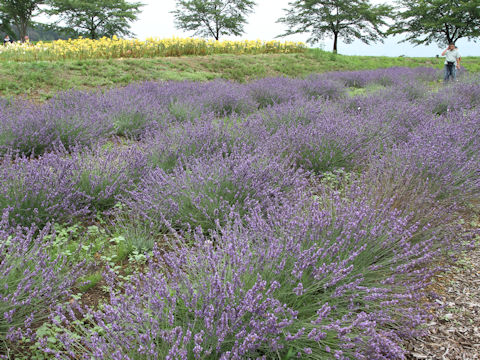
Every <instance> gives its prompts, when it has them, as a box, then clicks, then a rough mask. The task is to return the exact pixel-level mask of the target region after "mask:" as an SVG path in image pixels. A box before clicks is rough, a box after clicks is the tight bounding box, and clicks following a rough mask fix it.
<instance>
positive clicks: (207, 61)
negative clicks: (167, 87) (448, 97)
mask: <svg viewBox="0 0 480 360" xmlns="http://www.w3.org/2000/svg"><path fill="white" fill-rule="evenodd" d="M442 64H443V59H436V58H407V57H396V58H390V57H375V56H345V55H335V54H332V53H329V52H326V51H322V50H313V49H312V50H309V51H307V52H306V53H300V54H264V55H214V56H185V57H176V58H175V57H172V58H156V59H123V60H122V59H118V60H82V61H56V62H46V61H39V62H28V63H19V62H5V61H4V62H0V96H3V97H7V98H9V97H17V96H19V95H20V96H24V97H26V98H29V99H34V100H40V101H42V100H45V99H48V98H50V97H51V96H53V95H54V94H55V93H57V92H58V91H62V90H69V89H72V88H75V89H96V88H108V87H113V86H122V85H126V84H128V83H131V82H134V81H145V80H196V81H206V80H212V79H215V78H225V79H230V80H235V81H241V82H244V81H249V80H253V79H257V78H261V77H267V76H282V75H286V76H295V77H297V76H300V77H301V76H307V75H308V74H311V73H320V72H326V71H337V70H361V69H376V68H383V67H392V66H408V67H415V66H433V67H438V68H441V67H442ZM462 64H463V65H464V66H465V67H466V69H467V70H469V71H474V72H478V71H480V57H475V58H474V57H470V58H464V59H463V62H462Z"/></svg>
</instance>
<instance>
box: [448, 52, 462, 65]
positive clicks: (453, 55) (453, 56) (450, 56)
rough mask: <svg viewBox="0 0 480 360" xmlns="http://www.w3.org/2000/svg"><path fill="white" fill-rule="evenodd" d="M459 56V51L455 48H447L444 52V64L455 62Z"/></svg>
mask: <svg viewBox="0 0 480 360" xmlns="http://www.w3.org/2000/svg"><path fill="white" fill-rule="evenodd" d="M459 58H460V53H459V52H458V50H457V49H454V50H447V52H446V53H445V64H447V62H453V63H455V64H456V63H457V59H459Z"/></svg>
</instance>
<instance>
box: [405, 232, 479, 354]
mask: <svg viewBox="0 0 480 360" xmlns="http://www.w3.org/2000/svg"><path fill="white" fill-rule="evenodd" d="M477 230H478V229H477ZM428 290H430V291H431V296H430V298H429V300H430V302H432V303H433V304H434V305H436V306H434V307H433V308H432V312H433V313H432V315H433V319H432V321H431V322H430V323H428V324H427V326H426V336H424V337H422V338H418V339H415V340H414V341H410V342H409V343H408V344H407V349H408V350H409V352H408V356H407V359H412V360H413V359H428V360H437V359H438V360H480V241H477V244H476V246H475V247H474V248H473V249H470V250H467V251H465V252H464V253H463V254H462V255H461V256H460V257H459V258H458V260H457V261H456V262H455V263H452V264H451V266H449V267H448V270H446V271H445V272H443V273H439V274H437V275H436V276H435V278H434V282H433V285H432V286H431V288H430V289H428Z"/></svg>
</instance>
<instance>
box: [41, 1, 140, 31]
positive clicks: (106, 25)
mask: <svg viewBox="0 0 480 360" xmlns="http://www.w3.org/2000/svg"><path fill="white" fill-rule="evenodd" d="M48 5H49V6H50V8H49V9H47V10H46V13H47V14H49V15H55V16H58V17H59V21H58V22H62V21H63V22H64V23H65V25H66V27H67V28H70V29H72V30H73V31H75V32H76V33H77V34H78V35H83V36H86V37H90V38H92V39H98V38H100V37H102V36H107V37H111V36H113V35H119V36H130V35H132V33H131V32H130V23H131V22H132V21H134V20H136V19H137V15H138V14H139V12H140V7H141V6H143V4H141V3H129V2H127V1H126V0H95V1H92V0H48Z"/></svg>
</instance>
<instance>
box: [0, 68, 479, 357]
mask: <svg viewBox="0 0 480 360" xmlns="http://www.w3.org/2000/svg"><path fill="white" fill-rule="evenodd" d="M439 76H440V75H439V73H438V71H436V70H434V69H403V68H394V69H382V70H376V71H359V72H342V73H332V74H321V75H312V76H310V77H308V78H306V79H289V78H278V79H263V80H259V81H255V82H251V83H248V84H237V83H232V82H226V81H221V80H216V81H213V82H209V83H194V82H181V83H175V82H165V83H159V82H147V83H141V84H132V85H129V86H127V87H124V88H119V89H112V90H108V91H105V92H102V93H101V92H97V93H81V92H79V93H76V92H70V93H66V94H62V95H59V96H57V97H56V98H55V99H53V100H51V101H49V102H47V103H45V104H43V105H34V104H26V103H23V102H20V101H12V102H7V101H4V102H0V148H1V150H0V151H1V154H2V155H1V158H0V180H1V183H0V184H1V185H0V209H1V210H2V211H4V212H5V213H4V220H3V223H2V224H3V225H2V226H3V228H2V230H1V231H3V233H1V234H5V236H4V238H5V239H6V240H5V241H1V242H0V270H1V269H2V266H3V265H1V264H7V262H1V261H3V260H4V259H7V260H8V261H9V262H8V264H14V263H15V264H17V263H18V264H27V262H28V261H30V260H28V261H27V262H25V261H26V260H24V259H31V257H32V256H37V257H38V258H40V259H45V260H40V262H41V263H42V264H43V265H45V264H46V265H45V266H44V268H45V269H50V267H49V266H50V265H49V264H56V263H55V262H54V261H56V260H54V259H56V256H55V255H54V254H55V252H54V253H52V252H50V253H49V252H48V246H50V245H49V244H51V243H50V240H49V239H50V238H49V237H45V236H44V232H45V231H47V232H48V230H45V231H44V232H40V231H38V230H30V233H29V232H28V231H27V233H25V230H22V231H23V232H21V231H20V230H19V228H17V226H18V225H22V226H24V227H25V228H27V229H34V227H33V228H32V226H33V224H35V225H36V228H42V227H43V225H44V224H47V223H48V222H51V221H58V222H61V223H65V222H69V221H72V219H79V220H82V221H83V220H91V219H92V218H93V217H94V216H95V214H96V213H97V212H103V213H104V214H106V215H108V216H107V219H108V220H112V222H111V223H110V222H107V225H106V226H107V227H108V230H109V231H108V232H106V233H108V234H113V236H115V237H114V239H116V240H115V241H113V240H114V239H112V241H113V243H115V242H117V241H120V240H118V239H122V240H121V241H122V243H123V244H124V246H125V249H130V250H131V249H136V250H135V253H134V255H135V256H133V257H130V258H128V257H129V254H126V255H125V256H124V257H122V259H123V261H124V262H123V263H121V265H122V267H120V264H119V263H118V264H116V263H115V262H114V261H113V260H112V258H110V259H109V260H108V262H109V264H110V265H109V266H111V269H107V271H106V273H105V275H104V278H105V279H106V280H107V283H108V286H109V288H110V292H111V296H110V298H109V299H108V301H106V302H104V303H99V304H97V306H91V307H82V306H80V304H79V303H78V304H77V303H75V304H73V305H72V304H70V305H69V306H66V305H63V304H61V303H59V304H58V306H57V307H56V309H55V310H52V307H51V306H50V305H51V300H52V299H54V298H56V299H58V298H59V297H60V298H62V296H63V295H64V294H66V293H67V290H68V289H67V288H68V287H69V286H71V285H72V284H73V283H72V282H70V283H68V281H67V280H65V281H67V282H62V281H63V280H62V281H60V280H59V279H74V277H72V276H70V275H68V274H69V272H70V271H71V267H70V266H65V267H64V268H63V271H62V272H61V273H60V272H55V271H57V269H59V268H60V265H59V266H58V267H57V266H56V265H54V266H53V269H55V271H53V270H52V271H51V272H49V273H48V274H50V273H52V274H53V273H54V274H56V275H55V276H56V277H54V278H52V279H54V280H52V283H53V284H65V286H64V287H61V286H60V285H59V286H60V287H58V289H60V288H61V291H60V290H59V291H57V290H55V291H53V292H52V294H53V295H52V296H43V295H42V299H45V302H38V304H39V305H38V306H42V307H45V308H44V313H43V314H48V313H50V320H49V321H48V322H46V323H44V325H45V326H46V327H48V328H49V329H50V330H51V331H54V334H53V336H55V338H56V339H57V341H56V342H52V341H48V339H47V338H45V339H39V342H38V345H39V346H40V348H41V349H42V351H43V352H44V354H45V356H46V357H47V358H48V357H50V358H53V357H56V358H60V359H109V360H110V359H112V360H113V359H203V358H209V359H247V358H260V359H262V358H263V359H275V358H282V359H291V358H297V357H298V358H306V359H308V358H311V359H324V358H338V359H404V358H405V351H404V350H403V348H402V346H401V343H402V341H403V340H404V339H406V338H409V337H410V338H411V337H416V336H420V335H421V331H420V325H422V324H423V323H424V322H425V321H426V319H427V318H428V316H427V315H426V314H427V312H426V311H425V309H424V308H423V305H422V301H421V299H422V295H423V293H422V289H424V288H425V286H426V285H427V284H428V281H429V279H430V276H431V275H432V273H433V272H434V271H436V268H435V265H434V264H435V263H436V262H435V261H436V260H437V259H438V256H439V254H441V253H445V251H447V250H448V251H452V250H456V249H458V248H459V247H460V245H461V243H462V242H463V241H464V240H465V241H466V240H470V239H469V238H468V237H465V238H464V237H462V235H461V234H462V231H463V230H462V229H461V228H459V226H458V225H456V224H458V220H459V213H461V211H464V210H465V209H467V206H468V205H469V204H472V203H478V197H479V194H480V193H479V190H480V183H479V179H480V173H479V169H480V157H479V152H478V149H479V148H480V143H479V139H480V138H479V132H480V128H479V122H478V118H479V116H480V114H479V111H480V109H479V102H478V100H477V99H478V98H479V97H478V96H476V94H477V93H478V89H479V87H478V79H476V78H474V77H472V78H468V79H462V80H461V81H459V82H458V83H454V84H449V85H445V86H443V85H442V86H443V87H441V88H438V87H437V85H439V83H436V82H435V80H437V79H438V77H439ZM432 85H433V86H432ZM453 94H460V96H459V97H458V96H456V97H454V96H453ZM34 233H35V236H34ZM22 234H27V235H28V234H31V235H28V236H27V235H25V236H24V235H22ZM37 234H39V235H38V236H37ZM45 234H46V233H45ZM22 236H23V237H22ZM27 238H28V239H29V240H28V241H27V240H22V239H27ZM12 239H19V240H18V243H19V244H27V243H28V244H29V245H28V246H26V245H25V249H26V250H25V251H23V250H19V251H16V250H9V249H14V248H9V247H10V246H12V245H11V240H12ZM107 242H108V241H107ZM2 246H3V247H2ZM19 246H20V245H19ZM22 246H23V245H21V246H20V248H21V249H24V248H23V247H22ZM43 246H45V248H44V247H43ZM20 248H19V249H20ZM27 248H28V249H27ZM2 251H3V253H2ZM22 251H23V252H22ZM30 251H32V252H31V253H30ZM47 253H49V256H50V257H48V259H50V260H48V261H47V258H42V256H44V255H42V254H47ZM14 254H15V255H14ZM16 254H18V258H17V255H16ZM37 254H38V255H37ZM2 256H3V257H2ZM146 257H148V261H147V262H146V263H143V262H140V263H139V264H137V263H135V261H137V260H138V259H143V260H145V258H146ZM137 258H138V259H137ZM132 259H133V260H132ZM136 259H137V260H136ZM127 260H128V261H127ZM5 261H6V260H5ZM49 261H52V262H49ZM112 261H113V262H112ZM126 262H128V263H129V264H130V265H129V266H128V267H123V266H124V265H125V263H126ZM132 263H133V264H137V265H135V266H134V265H131V264H132ZM8 264H7V265H5V266H6V267H5V268H4V269H13V267H12V266H11V265H8ZM29 264H30V263H29ZM43 265H42V266H43ZM22 266H23V265H22ZM25 266H27V267H28V266H31V267H29V268H28V269H29V270H32V269H36V268H35V266H36V264H30V265H25ZM62 266H63V265H62ZM119 268H121V269H122V270H121V271H119ZM127 269H128V271H134V270H135V272H134V273H132V274H131V276H130V277H128V276H126V274H125V272H126V271H127ZM132 269H133V270H132ZM37 270H38V271H37ZM37 270H32V271H34V274H43V273H41V272H40V269H37ZM1 271H4V270H1ZM35 271H37V272H35ZM45 271H47V270H45ZM48 271H50V270H48ZM5 274H6V273H5ZM9 274H10V275H8V276H9V277H8V278H9V279H13V278H16V279H19V280H18V281H19V282H18V284H23V283H22V280H21V277H22V276H23V275H20V273H19V272H16V273H15V274H14V275H15V276H17V275H18V277H15V276H13V275H12V274H13V273H9ZM25 274H27V275H25V276H26V278H28V279H30V278H31V277H28V276H30V275H28V274H29V273H28V272H26V273H25ZM32 274H33V273H32ZM57 275H58V276H57ZM60 275H61V276H60ZM32 276H33V275H32ZM35 276H36V275H35ZM45 276H46V277H47V275H45ZM62 276H64V278H62ZM35 279H37V278H35ZM9 281H10V280H9ZM25 281H27V280H25ZM28 281H29V280H28ZM35 281H37V280H35ZM58 281H60V282H58ZM69 281H70V280H69ZM71 281H73V280H71ZM35 284H37V283H35ZM1 285H2V283H1V280H0V286H1ZM9 286H10V285H9ZM22 286H23V285H22ZM62 286H63V285H62ZM10 288H11V287H9V288H5V291H4V292H3V293H2V292H0V294H1V296H4V297H5V296H13V295H11V294H12V293H10V292H9V291H10V290H9V289H10ZM2 289H3V288H2ZM56 289H57V288H56ZM2 291H3V290H2ZM17 293H18V292H15V294H17ZM9 294H10V295H9ZM35 294H36V293H35ZM55 294H57V295H59V297H58V296H56V295H55ZM15 296H16V295H15ZM5 299H6V297H5ZM8 299H12V298H8ZM22 299H23V298H22ZM9 301H10V300H9ZM12 301H13V300H12ZM22 301H24V300H22ZM35 301H36V300H32V304H37V303H36V302H35ZM25 304H27V303H25ZM28 304H30V303H28ZM425 306H426V305H425ZM34 308H35V309H36V308H37V305H35V306H34ZM26 309H27V310H26V311H27V312H25V313H21V312H20V310H18V312H16V314H18V316H19V317H18V318H17V319H16V320H15V322H16V323H18V325H19V326H18V327H15V329H14V330H12V332H11V334H14V333H18V334H20V332H21V331H23V332H24V333H26V334H29V335H33V330H28V329H29V328H30V329H31V326H30V317H29V314H31V313H32V311H33V312H36V310H35V311H34V310H30V308H26ZM32 309H33V308H32ZM70 310H71V311H70ZM5 311H8V310H5ZM37 314H38V312H37ZM5 319H7V318H5ZM8 319H10V318H8ZM9 321H10V320H9ZM25 321H27V322H26V323H25ZM42 321H44V320H42ZM21 323H22V324H24V325H25V326H24V327H23V329H22V326H21V325H22V324H21ZM2 326H3V328H2V329H3V330H0V331H3V334H5V333H6V331H8V327H9V326H10V325H6V323H5V322H4V323H2ZM42 329H43V327H42ZM52 329H55V330H52ZM19 331H20V332H19ZM3 336H5V335H3ZM12 336H13V335H12Z"/></svg>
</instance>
